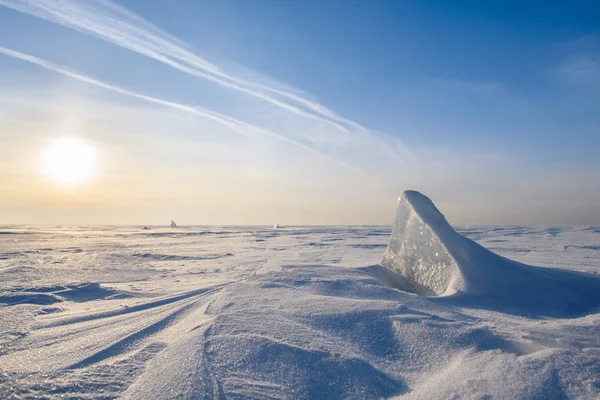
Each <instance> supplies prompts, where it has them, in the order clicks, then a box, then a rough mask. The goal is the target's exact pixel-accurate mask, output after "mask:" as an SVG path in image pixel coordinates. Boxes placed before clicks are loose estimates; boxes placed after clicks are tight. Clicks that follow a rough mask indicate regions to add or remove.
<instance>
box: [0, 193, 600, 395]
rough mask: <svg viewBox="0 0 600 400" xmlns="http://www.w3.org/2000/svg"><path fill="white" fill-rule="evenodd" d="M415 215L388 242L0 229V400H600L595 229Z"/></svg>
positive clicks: (250, 232)
mask: <svg viewBox="0 0 600 400" xmlns="http://www.w3.org/2000/svg"><path fill="white" fill-rule="evenodd" d="M420 196H421V195H419V194H414V195H412V194H410V193H409V194H408V195H405V196H404V197H403V199H404V200H402V199H401V200H400V202H399V208H398V212H397V214H396V222H395V227H394V229H393V231H392V229H390V228H388V227H291V226H286V227H285V228H280V229H275V230H274V229H273V228H272V226H265V227H181V226H180V227H179V228H178V229H176V230H175V229H171V228H170V227H154V226H147V227H50V226H44V227H42V226H37V227H30V226H29V227H27V226H2V227H0V398H35V397H36V396H37V397H43V398H86V399H91V398H93V399H97V398H115V397H123V398H126V399H148V398H152V399H167V398H169V399H170V398H244V399H247V398H296V399H309V398H381V397H391V398H394V397H400V398H410V399H438V398H439V399H448V398H457V399H458V398H467V399H472V398H486V396H491V397H492V398H499V399H504V398H506V399H508V398H511V399H512V398H523V399H527V398H532V399H533V398H535V399H562V398H583V399H595V398H598V396H600V313H599V309H598V301H597V293H598V292H594V290H596V288H597V286H595V285H597V282H598V279H599V278H600V275H599V272H600V253H599V250H600V227H525V226H510V227H508V226H504V227H460V228H458V229H457V231H458V233H457V232H455V231H454V229H453V228H452V227H451V226H450V225H449V224H448V223H447V222H446V220H445V218H443V216H442V215H441V213H439V211H437V209H436V208H435V206H433V203H431V202H430V201H429V203H431V205H429V203H428V202H427V201H428V199H426V198H423V197H420ZM403 202H404V203H403ZM431 207H433V208H431ZM440 216H441V217H440ZM402 224H404V225H402ZM401 227H402V229H400V228H401ZM144 228H146V229H144ZM421 233H422V234H421ZM390 237H391V239H390ZM388 244H389V246H388ZM386 249H387V250H386ZM495 253H497V254H499V255H496V254H495ZM384 254H385V257H384V261H383V262H382V261H381V260H382V256H384ZM436 254H437V255H436ZM504 257H507V258H504ZM509 259H514V260H516V261H514V262H513V261H510V260H509ZM532 265H536V266H539V267H533V266H532ZM392 270H393V271H392ZM428 271H436V272H435V274H432V273H430V272H428ZM428 274H429V275H428ZM401 289H402V290H401ZM538 300H539V301H538Z"/></svg>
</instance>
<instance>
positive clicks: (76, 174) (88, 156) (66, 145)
mask: <svg viewBox="0 0 600 400" xmlns="http://www.w3.org/2000/svg"><path fill="white" fill-rule="evenodd" d="M95 164H96V151H95V150H94V148H93V147H92V146H90V145H89V144H87V143H85V142H84V141H83V140H80V139H76V138H73V137H62V138H59V139H57V140H56V141H55V142H54V143H53V144H52V145H51V146H50V147H49V148H48V149H47V150H46V152H45V153H44V173H45V174H46V175H48V176H50V177H51V178H52V179H54V180H55V181H56V182H58V183H61V184H65V185H74V184H79V183H82V182H84V181H86V180H87V179H88V178H89V177H90V175H91V173H92V170H93V168H94V166H95Z"/></svg>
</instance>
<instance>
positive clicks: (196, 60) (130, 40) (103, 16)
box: [0, 0, 369, 133]
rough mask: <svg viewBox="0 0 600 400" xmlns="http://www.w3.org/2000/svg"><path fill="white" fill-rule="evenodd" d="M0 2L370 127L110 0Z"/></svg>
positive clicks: (331, 119) (333, 119) (217, 79)
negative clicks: (248, 75)
mask: <svg viewBox="0 0 600 400" xmlns="http://www.w3.org/2000/svg"><path fill="white" fill-rule="evenodd" d="M0 4H1V5H4V6H6V7H9V8H12V9H14V10H18V11H20V12H23V13H26V14H30V15H33V16H35V17H38V18H41V19H45V20H48V21H52V22H54V23H57V24H60V25H63V26H66V27H69V28H72V29H75V30H77V31H80V32H83V33H87V34H90V35H93V36H96V37H99V38H101V39H103V40H106V41H109V42H111V43H113V44H115V45H118V46H121V47H124V48H127V49H129V50H132V51H135V52H137V53H140V54H143V55H145V56H148V57H150V58H153V59H155V60H157V61H160V62H163V63H165V64H167V65H170V66H171V67H173V68H176V69H178V70H180V71H182V72H185V73H187V74H189V75H192V76H196V77H199V78H203V79H206V80H209V81H211V82H214V83H216V84H219V85H222V86H224V87H226V88H228V89H231V90H235V91H238V92H241V93H245V94H247V95H250V96H253V97H256V98H258V99H261V100H263V101H266V102H268V103H271V104H273V105H275V106H277V107H279V108H281V109H284V110H287V111H289V112H292V113H294V114H297V115H300V116H303V117H305V118H308V119H312V120H316V121H319V122H322V123H326V124H328V125H330V126H332V127H334V128H336V129H339V130H341V131H343V132H347V131H348V130H347V128H346V127H345V126H344V125H346V126H350V127H353V128H355V129H358V130H360V131H362V132H365V133H368V132H369V131H368V130H367V129H366V128H364V127H363V126H362V125H360V124H358V123H357V122H354V121H352V120H349V119H346V118H343V117H341V116H339V115H337V114H335V113H334V112H333V111H331V110H329V109H327V108H326V107H324V106H322V105H321V104H319V103H316V102H313V101H310V100H308V99H306V98H304V97H302V96H300V95H298V94H295V93H292V92H289V91H284V90H281V89H278V88H275V87H271V86H267V85H264V84H261V83H258V82H251V81H248V80H246V79H242V78H238V77H235V76H232V75H231V74H227V73H225V72H223V71H222V70H220V69H219V68H218V67H217V66H215V65H213V64H211V63H209V62H207V61H206V60H204V59H202V58H201V57H199V56H197V55H196V54H194V53H192V52H191V51H189V50H186V49H185V48H184V47H183V46H184V44H183V43H181V42H179V41H177V40H176V39H174V38H173V37H171V36H169V35H168V34H166V33H164V32H163V31H161V30H160V29H158V28H156V27H155V26H154V25H152V24H150V23H149V22H147V21H145V20H144V19H142V18H141V17H139V16H137V15H135V14H133V13H132V12H130V11H129V10H127V9H125V8H123V7H121V6H119V5H117V4H114V3H112V2H110V1H107V0H86V1H74V0H0ZM256 89H258V90H256ZM265 92H269V93H272V94H275V95H277V96H280V97H283V98H286V99H288V100H292V101H293V102H295V103H297V104H299V105H301V106H302V107H304V108H306V109H308V110H310V111H312V112H307V111H305V110H304V109H302V108H299V107H297V106H295V105H293V104H291V103H289V102H284V101H280V100H279V99H277V98H275V97H273V96H271V95H268V94H267V93H265Z"/></svg>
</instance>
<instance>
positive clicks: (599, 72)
mask: <svg viewBox="0 0 600 400" xmlns="http://www.w3.org/2000/svg"><path fill="white" fill-rule="evenodd" d="M564 47H565V49H566V52H567V55H566V57H565V60H564V61H563V63H562V64H561V65H559V66H558V67H557V68H556V69H555V72H557V73H558V74H559V75H560V77H562V78H563V79H565V80H566V81H567V82H568V83H570V84H572V85H576V86H583V87H592V88H600V35H598V34H593V35H586V36H583V37H581V38H579V39H577V40H574V41H571V42H569V43H567V44H566V46H564Z"/></svg>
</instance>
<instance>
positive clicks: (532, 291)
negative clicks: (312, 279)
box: [382, 191, 600, 315]
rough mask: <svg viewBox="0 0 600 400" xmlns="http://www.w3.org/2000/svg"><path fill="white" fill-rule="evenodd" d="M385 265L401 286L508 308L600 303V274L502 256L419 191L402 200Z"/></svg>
mask: <svg viewBox="0 0 600 400" xmlns="http://www.w3.org/2000/svg"><path fill="white" fill-rule="evenodd" d="M382 265H383V266H385V267H386V268H388V269H390V270H393V271H394V272H397V273H398V274H399V275H400V276H401V278H402V280H403V284H402V285H401V287H400V288H402V289H404V290H408V291H411V292H414V293H418V294H421V295H429V296H449V295H452V296H453V297H454V299H453V300H454V301H456V302H460V301H463V302H468V301H476V302H478V304H481V302H485V303H487V305H488V306H490V305H492V303H493V305H494V306H495V307H497V308H503V310H504V311H511V312H517V313H525V314H534V315H540V314H545V315H575V314H578V313H585V312H587V311H588V310H590V309H593V308H596V307H598V305H599V304H600V280H599V279H598V277H597V275H590V274H583V273H577V272H568V271H561V270H555V269H549V268H540V267H534V266H530V265H526V264H522V263H518V262H516V261H512V260H509V259H507V258H504V257H502V256H499V255H497V254H495V253H493V252H491V251H489V250H487V249H486V248H484V247H483V246H481V245H479V244H477V243H476V242H474V241H472V240H470V239H468V238H466V237H464V236H462V235H460V234H459V233H457V232H456V231H455V230H454V228H452V226H450V224H449V223H448V221H447V220H446V218H445V217H444V215H443V214H442V213H441V212H440V211H439V210H438V209H437V208H436V207H435V205H434V204H433V202H432V201H431V200H430V199H429V198H427V197H426V196H424V195H422V194H421V193H419V192H416V191H406V192H404V194H403V195H402V197H400V199H399V200H398V207H397V210H396V216H395V221H394V227H393V230H392V236H391V239H390V242H389V245H388V248H387V250H386V252H385V255H384V257H383V260H382Z"/></svg>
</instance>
